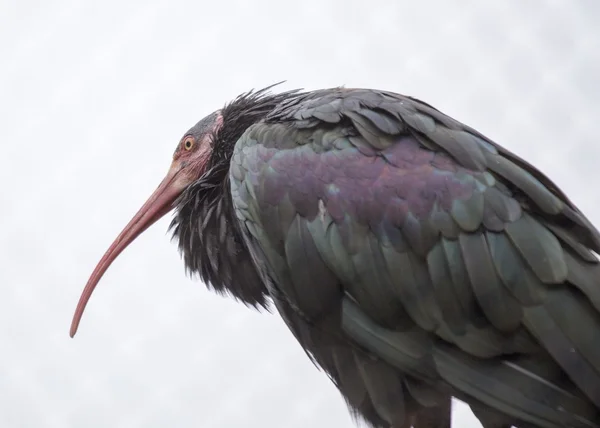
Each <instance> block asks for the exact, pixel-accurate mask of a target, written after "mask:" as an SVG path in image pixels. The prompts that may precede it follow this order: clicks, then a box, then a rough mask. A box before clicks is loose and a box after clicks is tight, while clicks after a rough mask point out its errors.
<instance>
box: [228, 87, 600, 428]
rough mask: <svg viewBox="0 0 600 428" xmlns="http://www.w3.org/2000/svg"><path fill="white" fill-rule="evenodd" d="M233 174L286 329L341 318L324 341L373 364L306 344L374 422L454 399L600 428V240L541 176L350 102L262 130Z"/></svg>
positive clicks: (308, 108) (500, 413) (440, 121)
mask: <svg viewBox="0 0 600 428" xmlns="http://www.w3.org/2000/svg"><path fill="white" fill-rule="evenodd" d="M266 153H274V154H272V155H271V154H270V155H268V156H267V155H266ZM233 164H237V166H236V165H233ZM230 179H231V182H232V194H233V195H234V196H235V197H234V204H235V205H236V207H237V210H238V218H239V219H240V220H241V221H242V224H244V225H245V227H246V228H247V232H248V233H247V235H248V238H247V239H248V247H249V248H251V250H252V249H253V251H255V252H256V254H258V256H257V257H261V255H262V256H265V257H266V259H267V262H266V264H267V267H266V269H267V271H269V270H272V271H273V274H272V275H270V276H271V277H273V278H277V280H278V281H282V282H285V283H286V284H281V285H280V286H277V287H275V286H273V287H275V288H277V290H276V291H277V292H282V293H283V296H278V297H276V300H277V301H280V300H281V301H284V304H283V303H280V304H279V306H281V307H283V306H285V305H289V307H290V308H292V309H290V310H288V309H285V310H284V309H281V310H280V312H282V315H283V316H284V318H286V317H287V318H294V317H296V316H297V317H299V319H302V320H303V321H302V322H304V323H306V326H305V327H306V328H307V329H308V330H307V331H311V329H316V328H317V327H316V326H318V325H319V321H318V320H316V319H315V318H314V317H312V318H311V316H313V315H315V314H317V313H320V312H323V311H326V310H327V309H326V308H329V307H331V308H336V307H337V308H338V309H337V310H339V311H340V312H339V324H337V325H336V324H335V323H334V324H330V325H329V327H328V328H329V330H327V331H326V332H320V333H319V334H325V335H327V334H329V335H330V336H331V337H334V336H335V337H336V338H337V339H336V340H341V341H342V342H343V341H346V342H344V343H347V346H348V347H350V348H353V347H357V349H360V350H362V351H361V352H366V355H369V357H368V358H367V359H365V354H362V353H358V354H352V355H354V357H353V358H354V364H355V366H353V365H352V364H351V363H349V362H348V361H349V359H348V357H347V355H349V354H347V355H346V354H345V355H346V357H344V358H343V359H342V360H340V363H339V364H340V367H339V370H338V368H336V367H337V366H336V364H338V363H336V362H335V355H337V354H336V352H338V351H333V350H331V351H329V352H331V355H330V354H328V353H327V352H328V351H324V350H323V349H320V348H319V349H317V348H315V350H313V351H310V349H312V348H311V347H313V346H316V345H314V343H316V342H314V340H312V341H311V339H307V338H306V337H307V336H306V334H304V335H300V334H296V335H297V337H299V341H300V342H301V344H302V345H303V346H304V347H305V349H309V352H312V353H313V354H314V355H320V357H316V359H317V361H318V362H319V364H321V365H322V366H324V367H325V368H326V370H327V371H328V372H329V373H330V374H331V373H333V374H331V376H332V378H334V379H335V378H336V376H337V378H338V379H339V381H336V382H337V384H338V388H340V390H341V391H342V393H343V394H344V395H345V397H346V398H347V400H348V401H349V402H351V406H352V407H353V408H355V409H358V410H357V411H360V412H362V414H363V415H364V416H365V417H366V418H367V419H368V420H369V421H371V423H373V424H379V422H377V421H387V423H396V424H398V423H399V421H400V420H401V419H405V418H407V417H408V415H409V414H413V416H414V415H416V414H417V413H418V411H420V410H418V411H417V413H414V412H413V410H414V409H412V410H411V408H410V406H409V403H410V402H411V401H410V400H409V399H408V398H407V397H409V396H410V395H411V394H412V397H413V398H412V399H413V400H414V401H412V402H413V403H420V404H419V405H420V406H423V405H425V404H426V403H428V402H429V399H428V398H427V397H430V398H431V403H432V404H433V403H437V404H435V405H439V406H442V407H443V404H442V403H441V402H439V400H435V399H434V397H436V394H441V395H442V396H447V395H448V394H451V395H454V396H456V397H459V398H461V399H464V400H465V401H467V402H469V403H471V404H472V406H473V408H474V409H475V410H476V412H477V414H479V415H482V420H484V419H485V421H486V422H485V423H487V424H489V426H490V427H491V426H502V425H507V424H511V423H512V424H515V425H518V424H521V423H524V424H529V425H533V426H539V427H546V428H555V427H562V426H572V427H581V428H584V427H586V428H592V427H594V428H599V427H600V422H599V421H600V340H595V338H596V336H597V333H598V332H599V331H600V264H599V263H598V259H597V257H596V256H595V254H594V252H598V251H600V233H599V232H598V230H597V229H595V228H594V227H593V226H592V225H591V223H590V222H589V220H587V219H586V217H585V216H584V215H583V214H582V213H581V212H579V211H578V209H577V208H576V207H575V206H574V205H573V204H572V202H571V201H569V200H568V199H567V198H566V196H565V195H564V193H562V191H561V190H560V189H559V188H558V187H557V186H556V185H555V184H554V183H552V181H550V180H549V179H548V178H547V177H546V176H544V175H543V174H542V173H541V172H539V171H537V170H536V169H535V168H534V167H532V166H531V165H530V164H528V163H527V162H525V161H523V160H522V159H520V158H519V157H517V156H516V155H514V154H512V153H510V152H509V151H507V150H506V149H504V148H502V147H501V146H499V145H498V144H496V143H494V142H492V141H491V140H489V139H487V138H486V137H484V136H483V135H481V134H479V133H478V132H477V131H475V130H473V129H471V128H469V127H467V126H465V125H463V124H461V123H459V122H457V121H455V120H454V119H452V118H450V117H448V116H446V115H444V114H442V113H441V112H439V111H438V110H436V109H434V108H433V107H431V106H429V105H427V104H425V103H422V102H420V101H418V100H414V99H412V98H408V97H404V96H401V95H397V94H392V93H389V92H380V91H370V90H362V89H356V90H351V89H336V90H331V91H323V92H319V93H312V94H311V95H307V96H306V98H304V99H302V98H299V99H298V100H297V101H296V102H291V103H287V104H286V105H285V106H282V107H281V108H279V109H276V110H275V111H274V112H273V113H272V114H271V115H270V116H269V117H267V119H266V120H265V121H263V122H260V123H257V124H255V125H253V126H252V127H250V128H249V129H248V130H247V131H246V133H245V134H244V136H243V137H242V138H241V139H240V140H239V141H238V143H237V144H236V148H235V154H234V157H233V158H232V168H231V172H230ZM238 199H239V200H238ZM252 200H254V202H252ZM282 260H284V261H285V263H283V262H282ZM267 273H268V272H267ZM282 305H283V306H282ZM290 311H292V312H290ZM294 311H295V312H294ZM307 316H308V318H306V317H307ZM303 317H304V318H303ZM298 322H299V321H296V322H295V324H294V323H291V322H289V324H290V325H292V324H294V325H299V324H298ZM302 325H304V324H302ZM332 325H333V327H332ZM309 326H313V327H309ZM291 328H293V329H296V330H299V329H300V327H291ZM315 331H317V330H315ZM319 331H320V330H319ZM315 334H316V333H315ZM309 336H310V335H309ZM332 349H333V348H332ZM353 349H354V348H353ZM339 352H342V351H339ZM344 352H345V351H344ZM340 355H341V354H340ZM370 359H372V360H373V361H371V360H370ZM380 361H382V362H385V364H383V365H382V363H380ZM342 363H343V364H342ZM342 366H343V367H342ZM352 367H355V368H356V370H358V371H359V373H360V377H359V378H357V377H356V376H354V377H353V376H352V375H350V371H351V368H352ZM392 368H393V369H392ZM349 370H350V371H349ZM396 370H397V372H396ZM342 371H345V372H346V373H347V375H346V383H347V385H348V386H346V387H344V386H343V385H342V383H343V382H342V380H341V377H340V376H341V375H340V373H341V372H342ZM336 373H337V374H336ZM361 379H362V380H361ZM386 379H387V381H386ZM340 382H341V383H340ZM352 385H354V386H352ZM411 391H412V392H411ZM428 394H429V395H428ZM363 396H364V397H366V398H364V397H363ZM349 397H351V398H349ZM360 397H363V398H362V399H363V401H361V402H360V403H359V402H358V401H359V400H360V399H361V398H360ZM394 400H397V401H394ZM361 403H363V404H361ZM394 403H397V404H394ZM442 407H440V409H441V408H442ZM411 412H413V413H411ZM369 415H370V416H369ZM377 426H379V425H377ZM381 426H383V425H381Z"/></svg>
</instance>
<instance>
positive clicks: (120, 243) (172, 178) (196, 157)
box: [70, 111, 223, 337]
mask: <svg viewBox="0 0 600 428" xmlns="http://www.w3.org/2000/svg"><path fill="white" fill-rule="evenodd" d="M222 125H223V116H222V115H221V113H220V112H219V111H217V112H215V113H213V114H211V115H209V116H207V117H205V118H204V119H202V120H201V121H200V122H198V123H197V124H196V125H195V126H194V127H193V128H192V129H190V130H189V131H188V132H187V133H186V134H185V136H184V137H183V138H182V139H181V141H180V142H179V144H178V145H177V149H176V150H175V153H174V154H173V162H172V163H171V167H170V168H169V171H168V172H167V175H166V177H165V178H164V179H163V181H162V182H161V183H160V185H159V186H158V188H157V189H156V190H155V191H154V193H152V195H150V197H149V198H148V200H147V201H146V203H145V204H144V205H143V206H142V208H140V210H139V211H138V212H137V214H135V216H133V218H132V219H131V221H130V222H129V223H128V224H127V226H125V228H124V229H123V231H122V232H121V233H120V234H119V236H117V239H115V240H114V242H113V243H112V245H111V246H110V247H109V248H108V250H107V251H106V253H105V254H104V256H103V257H102V259H101V260H100V262H99V263H98V264H97V265H96V268H95V269H94V271H93V272H92V275H91V276H90V279H89V280H88V282H87V284H86V286H85V288H84V290H83V292H82V293H81V297H80V298H79V303H78V304H77V308H76V309H75V314H74V315H73V321H72V322H71V331H70V336H71V337H73V336H75V333H77V328H78V327H79V323H80V321H81V317H82V316H83V311H84V310H85V307H86V305H87V303H88V301H89V299H90V297H91V296H92V293H93V292H94V289H95V288H96V285H97V284H98V282H99V281H100V279H101V278H102V275H104V273H105V272H106V271H107V269H108V268H109V267H110V265H111V264H112V262H113V261H114V260H115V259H116V258H117V257H118V256H119V254H121V252H122V251H123V250H124V249H125V248H127V246H128V245H129V244H131V243H132V242H133V241H134V240H135V239H136V238H137V237H138V236H140V235H141V234H142V233H143V232H144V231H145V230H146V229H148V228H149V227H150V226H152V225H153V224H154V223H156V222H157V221H158V220H159V219H160V218H162V217H163V216H164V215H165V214H167V213H168V212H170V211H171V210H172V209H173V208H174V206H173V203H174V202H175V200H176V199H177V197H178V196H179V195H181V193H182V192H183V191H184V190H185V189H186V188H187V186H189V185H190V184H192V183H193V182H195V181H196V180H198V179H199V178H200V177H201V176H202V174H204V172H205V171H206V167H207V164H208V160H209V159H210V155H211V138H212V136H213V135H214V133H215V132H216V131H218V130H219V129H220V128H221V126H222Z"/></svg>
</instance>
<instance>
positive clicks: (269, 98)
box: [171, 88, 300, 307]
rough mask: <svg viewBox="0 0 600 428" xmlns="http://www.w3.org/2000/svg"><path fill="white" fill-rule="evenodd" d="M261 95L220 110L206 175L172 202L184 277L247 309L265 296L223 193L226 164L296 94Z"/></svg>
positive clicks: (228, 197)
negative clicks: (248, 134)
mask: <svg viewBox="0 0 600 428" xmlns="http://www.w3.org/2000/svg"><path fill="white" fill-rule="evenodd" d="M268 89H269V88H266V89H264V90H261V91H257V92H251V93H248V94H244V95H241V96H240V97H238V98H237V99H236V100H234V101H233V102H232V103H230V104H229V105H227V106H225V108H224V109H223V110H222V111H221V114H222V116H223V125H222V127H221V129H220V130H218V131H217V132H215V133H214V135H213V136H212V144H213V147H212V154H211V158H210V160H209V162H208V169H207V172H206V173H204V174H203V175H202V177H200V179H198V180H197V181H196V182H194V183H193V184H191V185H190V186H189V187H188V188H187V189H186V190H185V191H184V192H183V194H182V195H181V197H180V198H179V200H178V201H177V203H176V214H175V217H174V218H173V221H172V222H171V229H172V230H173V238H175V239H177V240H178V244H179V250H180V252H181V253H182V257H183V260H184V263H185V266H186V270H187V271H188V272H189V273H190V274H198V275H199V276H200V278H201V279H202V280H203V281H204V282H205V283H206V284H207V286H208V287H210V288H212V289H214V290H215V291H217V292H219V293H228V294H231V295H232V296H233V297H235V298H237V299H239V300H241V301H242V302H244V303H246V304H248V305H251V306H263V307H264V306H266V304H267V297H268V292H267V289H266V288H265V285H264V284H263V281H262V279H261V278H260V276H259V274H258V272H257V270H256V268H255V267H254V264H253V262H252V258H251V255H250V253H249V251H248V249H247V247H246V245H245V243H244V241H243V238H242V235H241V232H240V230H239V224H238V221H237V219H236V217H235V212H234V209H233V201H232V199H231V194H230V191H229V179H228V173H229V161H230V160H231V156H232V154H233V149H234V146H235V143H236V141H237V140H238V139H239V138H240V137H241V136H242V134H243V133H244V131H245V130H246V129H248V127H250V126H251V125H252V124H254V123H257V122H258V121H260V120H262V119H264V117H265V116H266V115H267V114H269V113H270V112H271V111H273V110H274V109H275V108H276V107H277V106H278V105H279V104H280V103H281V102H283V101H285V100H286V99H289V98H296V97H297V96H299V95H300V94H299V93H298V92H296V91H293V92H286V93H282V94H277V95H271V94H268V93H267V92H266V91H267V90H268Z"/></svg>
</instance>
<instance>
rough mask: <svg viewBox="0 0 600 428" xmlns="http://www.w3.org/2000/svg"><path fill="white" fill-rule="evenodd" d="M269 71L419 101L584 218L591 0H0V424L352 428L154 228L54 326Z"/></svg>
mask: <svg viewBox="0 0 600 428" xmlns="http://www.w3.org/2000/svg"><path fill="white" fill-rule="evenodd" d="M284 79H287V80H288V83H287V84H286V85H284V88H291V87H305V88H308V89H315V88H318V87H328V86H335V85H340V84H346V85H348V86H367V87H377V88H383V89H389V90H394V91H398V92H403V93H406V94H410V95H414V96H417V97H419V98H422V99H424V100H426V101H428V102H429V103H432V104H434V105H435V106H437V107H438V108H441V109H442V110H443V111H445V112H447V113H449V114H451V115H452V116H454V117H456V118H458V119H460V120H462V121H464V122H466V123H468V124H470V125H472V126H474V127H476V128H478V129H479V130H481V131H482V132H484V133H485V134H487V135H488V136H490V137H491V138H493V139H495V140H496V141H498V142H500V143H501V144H503V145H505V146H507V147H509V148H511V149H513V150H514V151H516V152H518V153H519V154H521V155H523V156H524V157H525V158H527V159H529V160H531V161H532V162H533V163H535V164H536V165H537V166H538V167H540V168H541V169H542V170H544V171H546V172H548V173H549V174H550V175H551V176H552V177H553V178H554V179H555V180H556V181H557V182H558V183H559V185H561V186H562V187H563V188H564V189H565V191H567V193H568V194H569V195H570V196H571V197H572V198H573V199H574V201H575V202H576V203H578V204H579V206H580V207H581V208H582V209H583V210H584V212H585V213H587V214H588V215H589V216H590V218H591V219H592V221H594V222H595V223H596V224H600V196H599V193H600V192H599V191H598V186H597V184H596V177H597V176H598V174H597V168H598V162H599V160H600V146H599V144H600V141H599V140H598V139H597V136H598V118H599V117H600V89H599V86H598V85H599V83H600V3H599V2H598V1H597V0H562V1H559V0H512V1H495V2H492V1H489V2H484V1H482V0H477V1H476V0H471V1H466V0H465V1H449V0H439V1H414V0H413V1H404V0H389V1H374V0H369V1H363V0H361V1H342V0H336V1H333V0H330V1H328V0H323V1H317V0H310V1H309V0H303V1H295V2H283V1H262V0H259V1H237V2H236V1H213V2H208V1H200V0H196V1H188V2H176V1H170V0H147V1H137V2H125V1H116V0H111V1H102V2H100V1H97V2H91V1H88V2H83V1H71V2H68V1H37V2H35V1H17V0H12V1H10V0H0V144H1V145H0V183H1V189H2V190H1V191H0V220H1V222H0V225H1V227H2V228H1V229H0V238H1V239H2V244H1V245H0V427H3V428H5V427H6V428H12V427H36V428H46V427H90V428H91V427H182V428H183V427H240V426H249V427H299V428H300V427H302V428H305V427H313V426H314V427H351V426H352V425H351V419H350V417H349V416H348V414H347V412H346V408H345V405H344V403H343V401H342V400H341V398H340V397H339V396H338V394H337V392H336V390H335V389H334V387H333V386H332V385H331V384H330V382H329V380H328V379H327V378H326V377H325V376H324V375H323V374H322V373H320V372H318V371H317V370H316V369H314V367H313V366H312V365H311V363H310V362H309V360H308V359H307V358H306V356H305V355H304V353H303V351H302V350H301V349H300V347H299V346H298V345H297V344H296V343H295V341H294V339H293V338H292V335H291V334H289V333H288V331H287V329H286V328H285V327H284V325H283V323H282V322H281V321H280V319H279V318H278V317H277V316H273V315H265V314H263V315H261V314H259V313H255V312H251V311H249V310H247V309H246V308H244V307H243V306H240V305H238V304H236V303H234V302H233V301H231V300H227V299H224V298H222V297H218V296H215V295H213V294H211V293H209V292H207V291H206V290H205V289H204V286H203V285H202V284H201V283H199V282H198V281H196V280H194V281H190V280H189V279H188V278H186V276H185V274H184V270H183V265H182V263H181V261H180V259H179V255H178V253H177V250H176V248H175V246H174V245H173V244H171V243H170V242H169V237H168V236H165V230H166V227H167V225H168V222H169V219H163V220H162V221H161V222H160V223H158V224H157V225H156V226H155V227H153V228H152V229H151V230H150V231H148V232H147V233H146V234H145V235H144V236H143V237H142V238H141V239H139V240H138V241H137V242H136V243H135V245H133V246H132V247H130V248H129V249H128V250H127V251H126V252H125V253H124V254H123V255H122V256H121V257H120V258H119V260H118V261H117V262H116V263H115V264H114V265H113V267H112V269H110V270H109V272H108V273H107V274H106V276H105V277H104V280H103V281H102V282H101V284H100V287H99V289H98V290H97V293H96V294H95V296H94V297H93V298H92V301H91V303H90V305H89V306H88V310H87V313H86V316H84V319H83V323H82V325H81V329H80V331H79V335H78V336H77V337H76V339H75V340H70V339H69V338H68V334H67V333H68V327H69V323H70V320H71V315H72V313H73V309H74V307H75V304H76V302H77V299H78V297H79V293H80V291H81V289H82V287H83V285H84V284H85V282H86V280H87V278H88V275H89V274H90V273H91V271H92V269H93V267H94V265H95V264H96V262H97V261H98V260H99V258H100V257H101V256H102V254H103V252H104V250H105V249H106V248H107V246H108V245H109V244H110V242H111V241H112V240H113V238H114V237H115V236H116V235H117V233H118V232H119V231H120V230H121V228H122V227H123V226H124V225H125V223H126V222H127V221H128V220H129V219H130V217H131V216H132V215H133V214H134V212H135V211H136V210H137V208H138V207H139V206H140V205H141V204H142V203H143V201H144V200H145V199H146V197H147V196H148V195H149V194H150V193H151V192H152V191H153V190H154V188H155V186H156V185H157V184H158V182H159V181H160V179H161V178H162V176H163V174H164V173H165V172H166V170H167V168H168V165H169V164H170V156H171V154H172V152H173V149H174V147H175V144H176V143H177V141H178V139H179V138H180V136H181V135H182V133H183V132H184V131H186V130H187V129H188V128H189V127H190V126H191V125H193V124H194V123H195V122H196V121H197V120H199V119H200V118H201V117H203V116H204V115H205V114H207V113H209V112H211V111H213V110H215V109H216V108H219V107H220V106H221V105H222V104H223V103H224V102H225V101H227V100H229V99H231V98H232V97H233V96H235V95H237V94H238V93H240V92H242V91H245V90H248V89H250V88H253V87H262V86H265V85H267V84H270V83H273V82H276V81H280V80H284ZM455 419H456V420H457V421H460V422H462V424H461V425H458V426H463V427H477V426H478V424H477V423H476V422H474V418H473V417H472V416H471V414H470V412H469V411H468V410H467V409H466V408H465V407H464V406H461V405H459V406H457V408H456V411H455Z"/></svg>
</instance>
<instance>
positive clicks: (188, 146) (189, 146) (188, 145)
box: [183, 137, 194, 151]
mask: <svg viewBox="0 0 600 428" xmlns="http://www.w3.org/2000/svg"><path fill="white" fill-rule="evenodd" d="M192 147H194V139H193V138H190V137H188V138H186V139H185V140H184V141H183V148H184V149H185V150H188V151H189V150H192Z"/></svg>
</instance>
